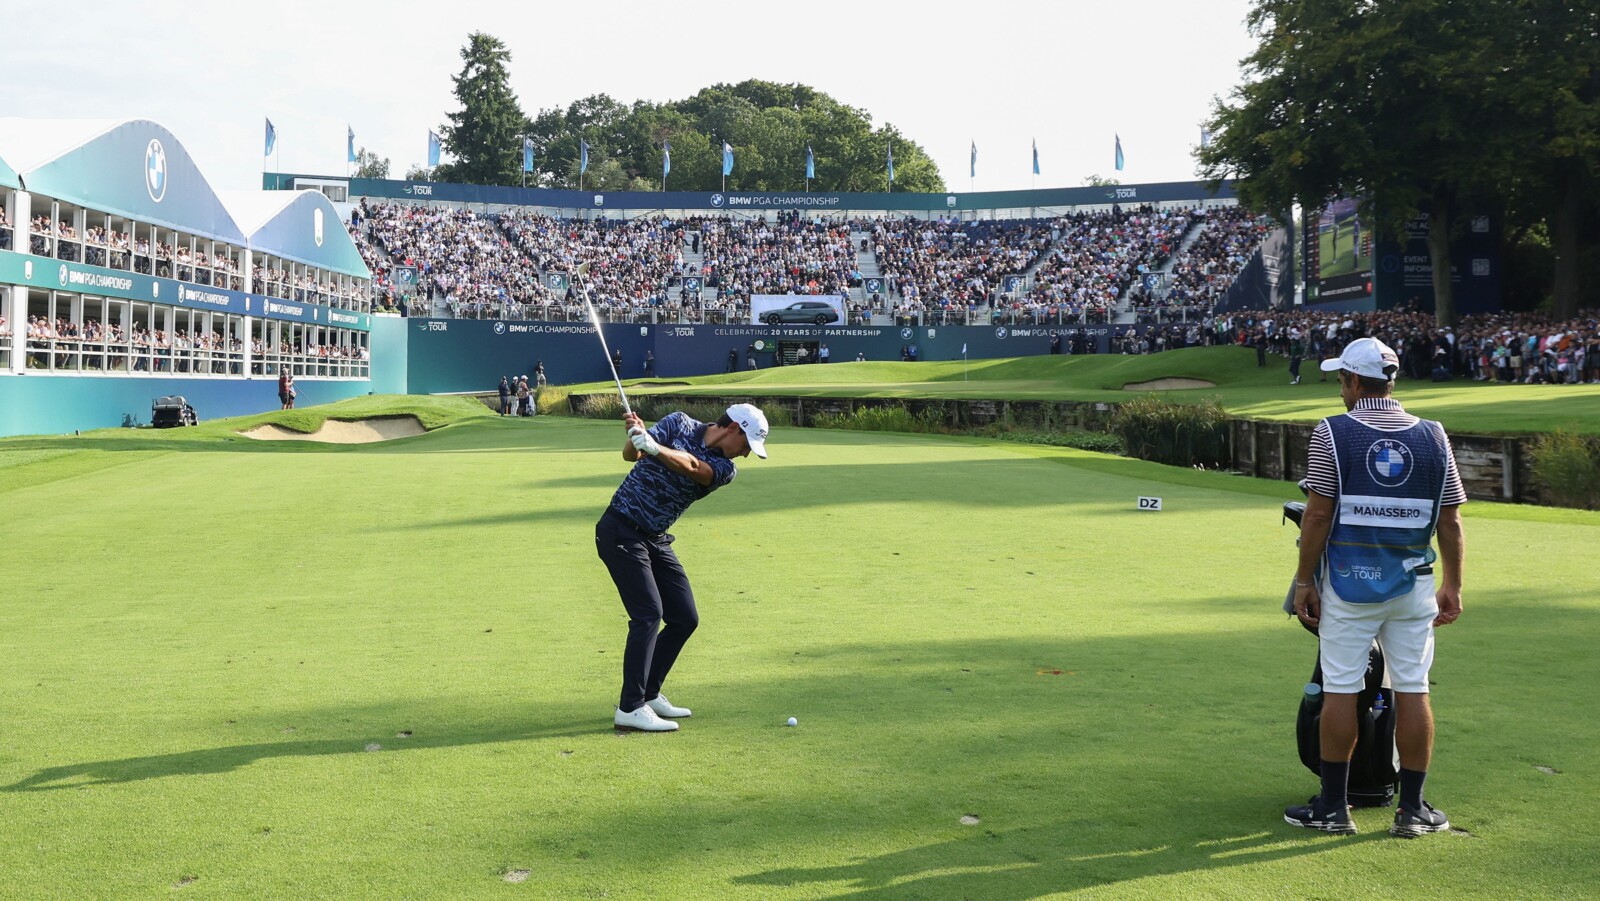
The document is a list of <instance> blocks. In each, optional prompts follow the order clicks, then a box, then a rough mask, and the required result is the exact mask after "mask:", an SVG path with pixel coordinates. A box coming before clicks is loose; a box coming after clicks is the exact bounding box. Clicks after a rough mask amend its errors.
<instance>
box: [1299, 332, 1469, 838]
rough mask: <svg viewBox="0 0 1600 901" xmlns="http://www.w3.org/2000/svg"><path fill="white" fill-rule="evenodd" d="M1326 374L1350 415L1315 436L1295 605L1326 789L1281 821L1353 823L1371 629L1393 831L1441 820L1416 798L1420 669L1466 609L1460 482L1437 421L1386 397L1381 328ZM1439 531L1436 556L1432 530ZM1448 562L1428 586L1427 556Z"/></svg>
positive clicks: (1323, 825) (1396, 363) (1406, 834)
mask: <svg viewBox="0 0 1600 901" xmlns="http://www.w3.org/2000/svg"><path fill="white" fill-rule="evenodd" d="M1322 369H1323V370H1324V371H1329V372H1332V371H1338V373H1339V394H1340V396H1341V398H1343V400H1344V405H1345V409H1347V410H1349V411H1350V412H1348V413H1345V414H1342V415H1339V416H1330V417H1328V418H1327V419H1324V420H1323V421H1322V422H1320V423H1318V424H1317V427H1316V429H1315V430H1314V431H1313V432H1312V433H1311V446H1310V448H1309V450H1308V453H1307V456H1306V484H1307V487H1308V488H1309V489H1310V491H1309V493H1308V496H1307V500H1306V510H1305V516H1304V517H1303V519H1302V522H1301V533H1300V566H1299V569H1298V570H1296V572H1295V577H1294V584H1295V591H1294V611H1295V614H1296V615H1297V616H1299V617H1300V619H1301V620H1302V621H1303V622H1305V623H1306V624H1307V625H1311V626H1316V627H1318V631H1319V638H1320V639H1321V643H1320V646H1321V662H1322V674H1323V683H1322V692H1323V701H1322V727H1321V728H1322V734H1321V743H1322V767H1321V769H1322V792H1321V794H1319V795H1318V796H1317V797H1315V798H1312V799H1311V801H1310V803H1308V804H1305V805H1301V806H1296V807H1290V808H1289V809H1288V810H1286V811H1284V820H1286V821H1287V822H1289V823H1290V824H1292V825H1295V826H1302V827H1305V828H1307V829H1320V830H1322V831H1324V832H1334V833H1345V834H1348V833H1353V832H1355V831H1356V827H1355V824H1354V823H1353V822H1352V821H1351V819H1350V812H1349V810H1347V809H1346V803H1347V796H1346V787H1347V784H1348V779H1349V775H1350V756H1351V754H1352V753H1353V752H1354V750H1355V745H1356V737H1357V734H1358V730H1357V725H1358V724H1357V721H1356V696H1357V695H1358V694H1359V693H1360V691H1361V689H1362V687H1363V686H1364V684H1365V680H1366V670H1367V657H1368V651H1369V649H1370V648H1371V647H1372V642H1373V641H1374V640H1376V641H1377V642H1378V643H1379V644H1380V645H1381V646H1382V648H1383V656H1384V660H1385V661H1386V662H1387V664H1388V669H1389V679H1390V686H1391V689H1392V691H1393V692H1394V700H1395V705H1396V709H1395V716H1396V720H1395V723H1396V725H1395V742H1396V744H1397V745H1398V746H1399V749H1400V797H1399V799H1398V803H1397V804H1396V810H1395V814H1394V825H1392V826H1391V827H1390V828H1389V832H1390V834H1392V835H1397V836H1400V837H1402V838H1416V837H1417V836H1420V835H1424V834H1426V833H1430V832H1441V831H1443V830H1446V829H1449V828H1450V821H1449V820H1448V819H1446V818H1445V815H1444V813H1443V812H1442V811H1439V810H1436V809H1434V807H1433V805H1431V804H1429V803H1427V802H1426V801H1424V800H1423V798H1422V785H1423V781H1424V780H1425V779H1426V778H1427V775H1428V764H1429V763H1430V761H1431V758H1432V756H1433V711H1432V709H1431V707H1430V706H1429V704H1428V671H1429V669H1430V668H1431V667H1432V666H1433V647H1434V646H1433V630H1434V627H1436V626H1444V625H1449V624H1450V623H1453V622H1455V621H1456V618H1457V617H1459V616H1460V615H1461V567H1462V562H1463V560H1464V559H1465V557H1466V539H1465V538H1464V537H1463V535H1462V530H1461V505H1462V504H1463V503H1466V500H1467V494H1466V490H1465V489H1464V488H1463V487H1462V485H1461V475H1460V473H1459V472H1458V471H1457V470H1456V460H1455V454H1454V453H1452V451H1451V450H1450V442H1449V440H1448V439H1447V438H1446V437H1445V433H1444V429H1443V428H1442V427H1441V426H1440V425H1439V424H1438V423H1437V422H1430V421H1428V420H1424V419H1418V418H1417V417H1415V416H1412V415H1411V414H1409V413H1407V412H1406V411H1405V410H1403V409H1402V408H1401V407H1400V404H1399V402H1398V401H1396V400H1395V399H1394V398H1393V397H1391V396H1390V394H1391V393H1392V390H1393V387H1394V376H1395V373H1396V372H1397V371H1398V370H1399V369H1400V359H1399V357H1398V356H1397V355H1396V354H1395V352H1394V351H1393V350H1391V349H1390V348H1389V347H1388V346H1386V345H1385V344H1384V343H1383V342H1381V341H1379V340H1377V339H1376V338H1360V339H1357V340H1355V341H1352V342H1350V344H1349V346H1347V347H1346V348H1345V349H1344V353H1343V354H1341V355H1340V357H1339V358H1338V359H1336V360H1324V361H1323V363H1322ZM1436 531H1437V534H1438V536H1439V553H1438V554H1435V553H1434V550H1433V547H1432V540H1433V536H1434V534H1435V532H1436ZM1435 560H1437V561H1439V563H1440V564H1441V566H1442V568H1443V570H1444V572H1443V574H1442V576H1441V577H1440V579H1439V582H1438V587H1437V589H1435V586H1434V575H1433V565H1434V562H1435Z"/></svg>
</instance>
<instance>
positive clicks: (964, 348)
mask: <svg viewBox="0 0 1600 901" xmlns="http://www.w3.org/2000/svg"><path fill="white" fill-rule="evenodd" d="M961 355H962V356H963V357H964V356H966V355H967V342H965V341H963V342H961Z"/></svg>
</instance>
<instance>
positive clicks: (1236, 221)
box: [1132, 207, 1272, 319]
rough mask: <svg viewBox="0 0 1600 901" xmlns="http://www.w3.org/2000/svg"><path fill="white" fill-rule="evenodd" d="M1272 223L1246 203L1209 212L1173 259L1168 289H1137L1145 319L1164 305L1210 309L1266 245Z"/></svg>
mask: <svg viewBox="0 0 1600 901" xmlns="http://www.w3.org/2000/svg"><path fill="white" fill-rule="evenodd" d="M1271 228H1272V227H1271V223H1270V222H1269V221H1268V220H1267V219H1265V218H1264V217H1261V216H1257V215H1256V214H1254V213H1251V212H1250V211H1249V210H1246V209H1243V208H1242V207H1223V208H1220V209H1213V210H1208V211H1206V214H1205V221H1204V228H1203V229H1202V230H1201V231H1200V233H1199V234H1198V235H1197V236H1196V237H1195V240H1194V243H1192V244H1190V245H1189V247H1188V248H1187V249H1186V250H1184V251H1183V252H1182V253H1180V254H1179V255H1178V258H1177V259H1176V260H1175V261H1174V262H1173V265H1172V275H1171V278H1170V280H1169V281H1168V285H1167V289H1166V291H1165V293H1164V294H1162V293H1148V292H1145V291H1142V290H1136V291H1134V292H1132V297H1133V308H1134V310H1135V311H1136V312H1138V313H1139V314H1140V317H1141V318H1142V319H1143V318H1154V317H1155V316H1156V315H1157V314H1159V313H1160V312H1162V311H1163V309H1165V310H1166V311H1172V310H1182V311H1184V312H1185V313H1186V314H1188V315H1189V316H1199V315H1203V314H1204V313H1206V312H1209V311H1210V310H1212V309H1214V308H1215V307H1216V305H1217V302H1218V301H1220V300H1222V299H1223V297H1224V296H1226V295H1227V293H1228V288H1230V287H1231V286H1232V285H1233V282H1234V279H1236V278H1237V277H1238V276H1239V273H1240V271H1242V270H1243V269H1244V267H1245V266H1246V265H1247V264H1248V263H1249V262H1250V260H1251V259H1252V258H1253V257H1254V256H1255V255H1256V252H1257V251H1259V250H1260V249H1261V242H1262V240H1263V239H1265V238H1266V236H1267V233H1268V232H1269V231H1271Z"/></svg>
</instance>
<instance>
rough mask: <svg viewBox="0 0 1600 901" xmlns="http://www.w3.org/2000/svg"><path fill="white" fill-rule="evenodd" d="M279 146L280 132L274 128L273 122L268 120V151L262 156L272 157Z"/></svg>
mask: <svg viewBox="0 0 1600 901" xmlns="http://www.w3.org/2000/svg"><path fill="white" fill-rule="evenodd" d="M277 146H278V130H277V129H276V128H273V127H272V120H271V119H268V120H267V150H266V152H265V153H263V154H261V155H262V156H272V151H273V150H274V149H275V148H277Z"/></svg>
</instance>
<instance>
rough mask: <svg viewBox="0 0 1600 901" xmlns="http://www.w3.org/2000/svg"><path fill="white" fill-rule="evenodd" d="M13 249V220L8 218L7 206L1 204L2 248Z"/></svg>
mask: <svg viewBox="0 0 1600 901" xmlns="http://www.w3.org/2000/svg"><path fill="white" fill-rule="evenodd" d="M10 249H11V220H10V219H7V218H6V208H5V207H4V206H0V250H10Z"/></svg>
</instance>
